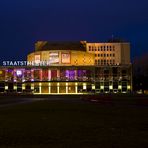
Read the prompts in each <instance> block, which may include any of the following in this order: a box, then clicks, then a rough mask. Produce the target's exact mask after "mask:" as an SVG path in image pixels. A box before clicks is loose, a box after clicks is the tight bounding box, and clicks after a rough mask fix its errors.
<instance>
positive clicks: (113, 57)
mask: <svg viewBox="0 0 148 148" xmlns="http://www.w3.org/2000/svg"><path fill="white" fill-rule="evenodd" d="M86 50H87V52H88V53H93V54H95V64H96V65H119V64H130V44H129V43H86Z"/></svg>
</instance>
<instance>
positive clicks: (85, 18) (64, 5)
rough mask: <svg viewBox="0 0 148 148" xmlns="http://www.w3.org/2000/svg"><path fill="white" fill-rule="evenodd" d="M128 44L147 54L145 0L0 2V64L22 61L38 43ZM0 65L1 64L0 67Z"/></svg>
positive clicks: (147, 10) (134, 50) (147, 5)
mask: <svg viewBox="0 0 148 148" xmlns="http://www.w3.org/2000/svg"><path fill="white" fill-rule="evenodd" d="M112 35H113V36H114V37H115V38H121V39H124V40H126V41H128V42H131V50H132V51H131V55H132V59H133V58H134V57H136V56H138V55H142V54H144V53H145V52H148V0H53V1H51V0H1V1H0V44H1V46H0V51H1V53H0V61H2V60H26V56H27V54H28V53H30V52H32V51H33V49H34V43H35V42H36V41H38V40H48V41H79V40H87V41H90V42H101V41H102V42H103V41H107V40H108V39H110V38H111V37H112ZM0 65H1V64H0Z"/></svg>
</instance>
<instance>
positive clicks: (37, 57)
mask: <svg viewBox="0 0 148 148" xmlns="http://www.w3.org/2000/svg"><path fill="white" fill-rule="evenodd" d="M40 60H41V57H40V55H35V63H36V64H39V63H40Z"/></svg>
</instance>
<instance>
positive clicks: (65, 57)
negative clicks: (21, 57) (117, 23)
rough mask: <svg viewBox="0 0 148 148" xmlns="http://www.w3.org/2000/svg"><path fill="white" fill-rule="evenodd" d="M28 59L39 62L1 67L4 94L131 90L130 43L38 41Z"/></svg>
mask: <svg viewBox="0 0 148 148" xmlns="http://www.w3.org/2000/svg"><path fill="white" fill-rule="evenodd" d="M98 55H99V56H98ZM27 61H28V62H30V63H32V62H34V63H35V64H36V65H35V66H32V65H30V66H21V67H19V66H17V67H14V66H10V67H7V66H5V67H4V66H2V67H1V68H0V92H1V93H4V92H6V93H7V92H15V93H17V92H18V93H32V94H82V93H130V92H131V91H132V67H131V63H130V47H129V44H128V43H87V42H86V41H81V42H45V41H39V42H37V43H36V44H35V51H34V52H32V53H30V54H28V56H27ZM41 65H42V66H41Z"/></svg>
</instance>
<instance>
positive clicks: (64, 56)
mask: <svg viewBox="0 0 148 148" xmlns="http://www.w3.org/2000/svg"><path fill="white" fill-rule="evenodd" d="M62 64H70V53H69V52H67V53H62Z"/></svg>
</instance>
